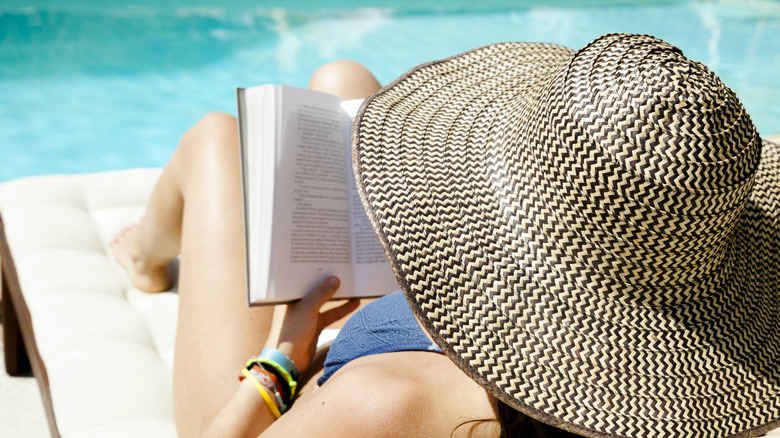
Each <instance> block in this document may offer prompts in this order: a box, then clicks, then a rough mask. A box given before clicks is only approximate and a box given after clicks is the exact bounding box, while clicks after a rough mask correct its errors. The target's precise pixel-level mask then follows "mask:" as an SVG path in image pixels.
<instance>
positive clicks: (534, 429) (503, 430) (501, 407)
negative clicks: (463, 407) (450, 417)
mask: <svg viewBox="0 0 780 438" xmlns="http://www.w3.org/2000/svg"><path fill="white" fill-rule="evenodd" d="M496 404H497V405H498V412H497V414H498V415H497V417H498V418H495V419H486V420H470V421H465V422H463V423H461V424H459V425H458V426H457V427H456V428H455V429H453V431H452V433H450V436H452V434H454V433H455V431H456V430H458V429H460V428H461V427H463V426H466V425H469V436H471V433H472V432H473V431H474V429H476V428H477V427H479V426H481V425H483V424H497V425H498V426H499V427H500V433H499V437H500V438H515V437H522V438H582V437H580V435H575V434H573V433H571V432H567V431H565V430H563V429H558V428H556V427H552V426H549V425H547V424H545V423H542V422H541V421H538V420H534V419H533V418H531V417H529V416H527V415H525V414H523V413H521V412H520V411H518V410H516V409H514V408H512V407H510V406H509V405H507V404H506V403H504V402H502V401H501V400H497V401H496Z"/></svg>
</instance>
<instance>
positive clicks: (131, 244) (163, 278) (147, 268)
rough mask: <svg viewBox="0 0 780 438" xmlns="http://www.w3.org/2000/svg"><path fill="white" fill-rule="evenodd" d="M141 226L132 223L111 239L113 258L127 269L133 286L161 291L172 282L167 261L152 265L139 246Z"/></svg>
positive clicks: (147, 290)
mask: <svg viewBox="0 0 780 438" xmlns="http://www.w3.org/2000/svg"><path fill="white" fill-rule="evenodd" d="M140 230H141V226H140V225H138V224H133V225H130V226H128V227H127V228H125V229H124V230H122V231H120V232H119V234H117V236H116V237H114V240H113V241H111V251H112V253H113V254H114V259H115V260H116V261H117V262H118V263H119V264H120V265H121V266H122V267H123V268H124V269H125V271H127V275H128V276H129V277H130V281H131V282H132V283H133V286H135V287H137V288H138V289H140V290H142V291H145V292H162V291H164V290H167V289H168V288H169V287H170V286H171V284H172V283H173V275H172V273H171V269H170V265H169V263H167V262H166V263H163V264H162V265H152V264H150V262H149V260H148V259H147V258H146V257H144V255H143V251H141V248H140V246H141V245H140Z"/></svg>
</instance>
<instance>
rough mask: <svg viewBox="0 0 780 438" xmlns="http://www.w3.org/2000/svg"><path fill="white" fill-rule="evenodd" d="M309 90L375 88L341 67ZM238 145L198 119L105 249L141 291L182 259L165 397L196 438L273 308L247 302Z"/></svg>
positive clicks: (228, 128)
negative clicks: (134, 220) (169, 392)
mask: <svg viewBox="0 0 780 438" xmlns="http://www.w3.org/2000/svg"><path fill="white" fill-rule="evenodd" d="M337 78H341V81H339V80H337ZM311 86H312V87H313V88H315V89H318V90H321V91H327V92H331V93H334V94H338V95H340V96H342V98H356V97H366V96H367V95H369V94H371V93H373V92H374V91H376V90H377V89H378V88H379V84H378V83H377V82H376V79H374V77H373V76H372V75H371V74H370V73H369V72H368V70H366V69H365V68H363V67H362V66H360V65H359V64H357V63H353V62H348V61H340V62H336V63H333V64H328V65H327V66H325V67H323V68H322V69H320V70H318V72H316V73H315V75H314V76H313V77H312V82H311ZM352 90H357V91H359V93H356V92H355V91H352ZM237 143H238V140H237V128H236V122H235V119H234V118H233V117H231V116H229V115H226V114H216V113H215V114H209V115H207V116H206V117H204V118H203V119H201V120H200V121H199V122H198V123H197V124H196V125H195V126H194V127H192V128H191V129H190V130H189V131H187V133H185V134H184V136H183V137H182V139H181V142H180V144H179V147H178V149H177V150H176V152H175V153H174V155H173V157H172V158H171V161H170V162H169V163H168V165H167V166H166V167H165V169H164V170H163V173H162V175H161V176H160V180H159V181H158V183H157V186H156V187H155V190H154V193H153V195H152V197H151V199H150V201H149V205H148V206H147V210H146V212H145V214H144V217H143V219H142V220H141V222H140V224H139V225H137V226H133V227H130V228H128V229H126V230H125V231H123V232H122V233H120V235H119V236H117V239H116V240H115V242H114V244H113V245H112V247H113V251H114V254H115V257H116V258H117V260H119V261H120V263H122V265H123V266H124V267H125V268H126V269H127V270H128V272H129V274H130V277H131V279H133V282H134V283H135V284H136V285H137V286H138V287H142V288H145V290H161V289H165V287H167V286H168V285H169V284H170V273H169V272H168V271H167V266H168V262H169V261H170V260H171V259H172V258H173V257H176V256H177V255H180V256H181V264H180V271H179V316H178V326H177V335H176V346H175V360H174V376H173V400H174V416H175V420H176V425H177V428H178V432H179V435H180V436H183V437H187V436H194V435H201V434H202V433H203V431H204V430H205V429H206V428H207V427H208V425H209V424H210V423H211V421H212V420H213V419H214V417H215V416H216V415H217V413H218V412H219V411H220V410H221V409H222V408H223V407H224V406H225V404H226V403H227V401H228V400H229V398H230V397H231V396H232V395H233V393H234V392H235V391H236V389H237V388H238V384H239V382H238V379H237V375H238V370H240V368H241V366H242V365H243V364H245V363H246V361H247V359H249V358H250V357H251V356H253V355H256V354H258V353H259V352H260V350H261V349H262V347H263V346H264V345H265V342H266V339H267V338H268V335H269V332H270V330H271V324H272V320H273V313H274V309H273V308H270V307H265V308H258V307H252V308H249V307H247V305H246V292H245V266H244V246H243V213H242V207H241V186H240V172H239V158H238V146H237Z"/></svg>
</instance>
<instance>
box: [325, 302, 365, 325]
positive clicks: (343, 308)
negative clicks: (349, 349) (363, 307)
mask: <svg viewBox="0 0 780 438" xmlns="http://www.w3.org/2000/svg"><path fill="white" fill-rule="evenodd" d="M358 307H360V300H349V301H347V302H345V303H343V304H341V305H339V306H337V307H334V308H332V309H328V310H326V311H324V312H322V313H321V314H320V317H319V319H318V321H317V329H318V330H322V329H324V328H325V327H327V326H329V325H331V324H333V323H334V322H336V321H338V320H340V319H341V318H343V317H345V316H347V315H349V314H350V313H352V312H354V311H355V310H357V308H358Z"/></svg>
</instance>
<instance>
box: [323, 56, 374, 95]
mask: <svg viewBox="0 0 780 438" xmlns="http://www.w3.org/2000/svg"><path fill="white" fill-rule="evenodd" d="M309 88H311V89H312V90H317V91H323V92H326V93H331V94H335V95H337V96H339V98H341V100H347V99H362V98H366V97H368V96H370V95H371V94H373V93H374V92H376V91H377V90H379V89H380V88H381V86H380V85H379V82H378V81H377V80H376V78H375V77H374V75H373V74H372V73H371V71H369V70H368V69H367V68H366V67H365V66H363V65H362V64H360V63H358V62H355V61H350V60H341V61H335V62H331V63H328V64H325V65H323V66H322V67H320V68H318V69H317V70H316V71H315V72H314V74H313V75H312V77H311V80H310V81H309Z"/></svg>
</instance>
